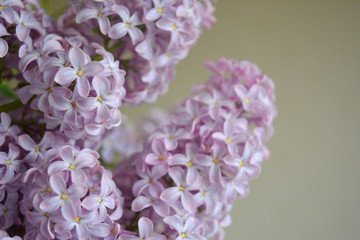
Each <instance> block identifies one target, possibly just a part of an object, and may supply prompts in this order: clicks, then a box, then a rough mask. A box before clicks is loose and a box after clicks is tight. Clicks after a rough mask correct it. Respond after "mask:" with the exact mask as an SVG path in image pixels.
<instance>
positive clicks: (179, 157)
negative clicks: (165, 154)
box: [169, 143, 199, 183]
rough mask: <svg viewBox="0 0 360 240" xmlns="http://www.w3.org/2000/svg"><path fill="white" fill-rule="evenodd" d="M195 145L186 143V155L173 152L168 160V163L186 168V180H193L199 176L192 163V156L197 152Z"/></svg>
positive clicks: (189, 181)
mask: <svg viewBox="0 0 360 240" xmlns="http://www.w3.org/2000/svg"><path fill="white" fill-rule="evenodd" d="M197 148H198V147H197V145H196V144H193V143H188V144H186V146H185V153H186V156H185V155H183V154H174V155H173V156H172V158H171V160H170V161H169V165H170V166H173V165H183V166H185V167H186V168H187V173H186V182H188V183H191V182H195V181H196V179H197V178H198V176H199V172H198V169H197V167H196V166H195V165H194V164H195V162H194V156H195V154H196V153H197Z"/></svg>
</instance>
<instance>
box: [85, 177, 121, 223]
mask: <svg viewBox="0 0 360 240" xmlns="http://www.w3.org/2000/svg"><path fill="white" fill-rule="evenodd" d="M112 192H113V187H112V185H111V182H110V179H108V177H106V176H105V175H103V176H102V178H101V190H100V194H92V195H90V196H88V197H86V198H85V199H84V200H83V201H82V203H81V205H82V206H83V207H85V208H86V209H88V210H90V211H93V210H95V209H98V210H99V215H98V218H97V220H98V221H99V222H101V221H103V220H105V218H106V217H107V211H106V208H110V209H114V208H115V196H114V194H113V193H112Z"/></svg>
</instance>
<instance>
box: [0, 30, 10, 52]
mask: <svg viewBox="0 0 360 240" xmlns="http://www.w3.org/2000/svg"><path fill="white" fill-rule="evenodd" d="M7 35H10V34H9V33H8V32H7V30H6V28H5V27H4V25H3V24H0V37H2V36H7ZM8 50H9V45H8V44H7V42H6V41H5V40H4V39H2V38H0V58H2V57H4V56H5V55H6V54H7V52H8Z"/></svg>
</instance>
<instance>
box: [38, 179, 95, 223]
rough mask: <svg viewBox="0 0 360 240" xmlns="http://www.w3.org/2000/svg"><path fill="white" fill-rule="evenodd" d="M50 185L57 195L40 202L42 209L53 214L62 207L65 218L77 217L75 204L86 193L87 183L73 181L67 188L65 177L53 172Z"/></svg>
mask: <svg viewBox="0 0 360 240" xmlns="http://www.w3.org/2000/svg"><path fill="white" fill-rule="evenodd" d="M50 187H51V189H52V191H53V192H54V193H55V194H56V195H55V196H52V197H49V198H46V199H44V200H43V201H42V202H41V204H40V209H41V210H42V211H45V212H48V213H50V214H51V213H52V212H55V211H56V210H57V209H59V208H60V209H61V213H62V215H63V216H64V217H65V218H67V219H75V217H76V209H75V206H74V204H76V202H79V198H81V197H83V196H84V195H85V194H86V192H87V190H88V188H87V187H86V185H84V184H79V183H73V184H72V185H71V186H70V187H69V188H66V182H65V180H64V178H63V177H62V176H61V175H57V174H53V175H51V176H50Z"/></svg>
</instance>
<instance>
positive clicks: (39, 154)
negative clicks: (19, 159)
mask: <svg viewBox="0 0 360 240" xmlns="http://www.w3.org/2000/svg"><path fill="white" fill-rule="evenodd" d="M54 141H55V137H54V135H53V134H52V133H51V132H46V133H45V134H44V136H43V138H42V139H41V141H40V142H39V143H38V144H36V143H35V142H34V140H32V139H31V137H30V136H29V135H27V134H23V135H21V136H19V138H18V142H19V145H20V146H21V147H22V148H23V149H24V150H26V151H28V152H29V153H28V154H27V155H26V156H25V158H24V159H23V160H24V161H29V162H33V161H37V160H38V159H39V158H40V159H43V158H44V154H45V151H46V150H47V149H48V148H49V147H50V146H52V145H53V143H54Z"/></svg>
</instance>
